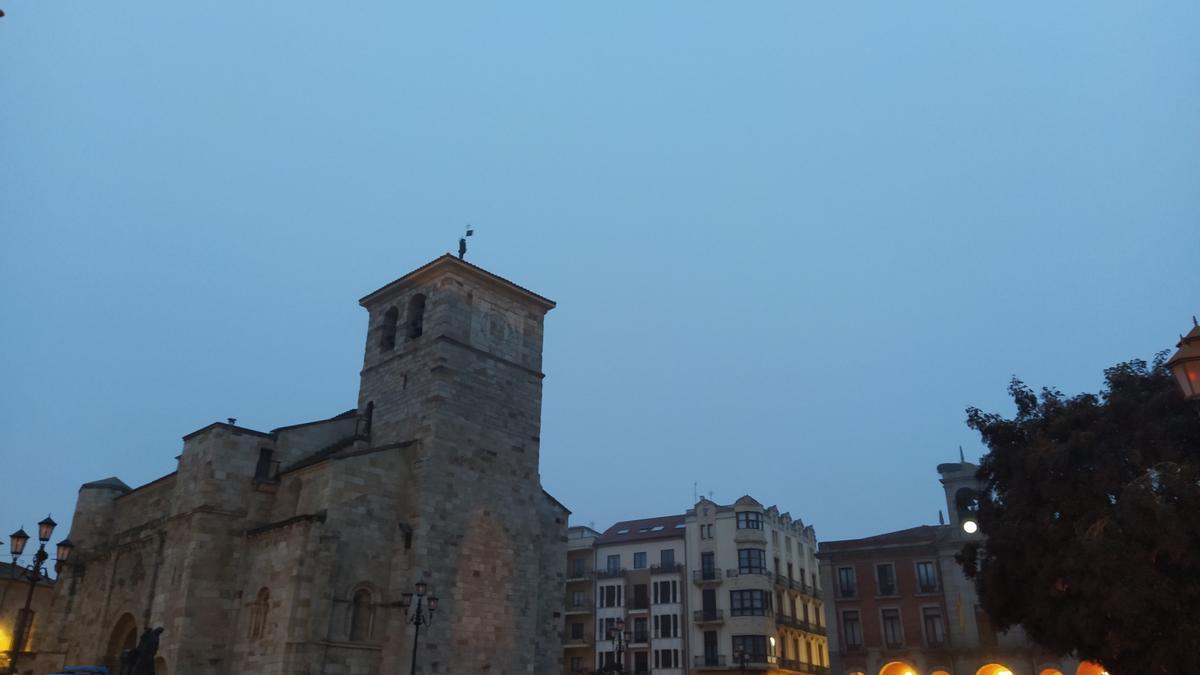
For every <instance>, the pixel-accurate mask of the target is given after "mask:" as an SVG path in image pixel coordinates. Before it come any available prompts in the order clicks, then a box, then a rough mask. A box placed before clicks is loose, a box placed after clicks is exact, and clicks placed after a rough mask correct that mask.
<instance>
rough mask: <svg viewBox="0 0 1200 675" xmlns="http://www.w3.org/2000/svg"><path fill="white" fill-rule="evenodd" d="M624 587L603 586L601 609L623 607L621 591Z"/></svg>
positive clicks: (601, 590) (601, 589)
mask: <svg viewBox="0 0 1200 675" xmlns="http://www.w3.org/2000/svg"><path fill="white" fill-rule="evenodd" d="M622 588H624V587H623V586H615V585H610V586H601V587H600V606H601V607H620V606H621V589H622Z"/></svg>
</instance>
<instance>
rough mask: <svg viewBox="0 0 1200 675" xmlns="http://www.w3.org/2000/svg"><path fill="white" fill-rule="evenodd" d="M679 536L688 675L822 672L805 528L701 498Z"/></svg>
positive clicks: (752, 508) (823, 647) (812, 546)
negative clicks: (685, 580)
mask: <svg viewBox="0 0 1200 675" xmlns="http://www.w3.org/2000/svg"><path fill="white" fill-rule="evenodd" d="M686 532H687V550H688V565H689V568H690V573H691V574H690V580H691V583H690V584H689V585H688V587H689V590H688V604H689V606H690V607H691V608H692V616H691V622H690V629H689V632H688V639H689V642H690V644H691V648H692V663H691V666H692V668H693V669H692V671H691V672H695V673H708V672H721V671H728V670H743V669H744V670H746V671H747V672H769V673H812V674H814V675H823V674H824V673H826V672H827V671H828V666H829V660H828V659H829V657H828V647H827V644H826V637H825V633H826V629H825V622H824V603H823V600H822V595H821V594H822V591H821V588H822V585H821V583H820V581H819V579H818V572H817V561H816V557H815V555H816V549H817V539H816V533H815V532H814V530H813V528H812V526H806V525H805V524H804V523H803V521H801V520H800V519H799V518H793V517H792V516H791V515H790V514H788V513H780V512H779V509H778V508H776V507H774V506H771V507H764V506H763V505H762V504H760V503H759V502H757V501H755V500H754V499H753V498H752V497H750V496H745V497H742V498H741V499H739V500H737V501H736V502H734V503H733V504H731V505H727V506H726V505H720V504H716V503H714V502H712V501H709V500H707V499H701V500H700V501H699V502H697V503H696V505H695V506H694V507H693V508H691V509H688V512H687V517H686ZM738 654H745V658H744V660H745V665H744V666H743V664H742V663H741V662H739V660H738V659H737V655H738Z"/></svg>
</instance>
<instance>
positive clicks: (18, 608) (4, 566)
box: [0, 562, 54, 673]
mask: <svg viewBox="0 0 1200 675" xmlns="http://www.w3.org/2000/svg"><path fill="white" fill-rule="evenodd" d="M30 590H31V589H30V584H29V579H28V578H27V577H26V576H25V570H24V568H23V567H20V566H17V565H13V564H10V563H5V562H0V672H4V673H7V672H8V669H9V667H10V665H11V659H12V653H13V649H14V645H13V640H15V639H17V627H18V626H19V625H20V623H21V620H20V617H21V612H22V611H24V609H25V600H26V599H30V603H29V610H30V612H32V614H33V616H31V617H29V619H30V620H29V621H27V622H26V625H29V626H30V629H29V631H27V634H26V636H25V644H24V645H23V647H24V649H22V654H21V655H20V657H19V658H18V660H17V665H18V666H19V668H18V670H19V671H24V667H25V666H26V665H32V663H33V662H32V661H30V660H29V659H30V658H31V657H32V655H31V654H30V653H29V649H28V648H29V645H30V644H32V643H33V641H34V637H35V636H36V635H37V634H38V632H39V631H41V630H43V629H44V626H45V625H46V624H45V622H44V618H43V617H45V616H47V614H48V612H47V611H46V610H47V609H48V608H49V607H50V603H51V600H52V597H53V595H54V580H53V579H46V578H42V579H40V580H38V583H37V584H36V585H35V586H33V588H32V590H33V596H32V597H31V596H30V595H29V591H30Z"/></svg>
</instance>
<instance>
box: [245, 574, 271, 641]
mask: <svg viewBox="0 0 1200 675" xmlns="http://www.w3.org/2000/svg"><path fill="white" fill-rule="evenodd" d="M270 609H271V591H270V590H268V589H267V588H266V587H263V588H260V589H258V595H255V596H254V608H253V609H252V610H251V612H250V637H252V638H255V639H257V638H261V637H262V636H263V634H265V633H266V632H267V612H268V611H269V610H270Z"/></svg>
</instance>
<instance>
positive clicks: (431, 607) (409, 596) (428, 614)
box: [400, 581, 438, 675]
mask: <svg viewBox="0 0 1200 675" xmlns="http://www.w3.org/2000/svg"><path fill="white" fill-rule="evenodd" d="M428 590H429V586H427V585H426V584H425V582H424V581H418V582H417V588H416V591H417V592H416V593H404V594H401V596H400V606H401V607H403V608H404V609H408V608H410V607H412V612H411V613H410V614H409V615H408V618H407V619H406V621H407V622H408V623H411V624H412V625H414V626H416V628H417V629H416V631H415V632H413V648H412V667H411V668H410V669H409V671H408V672H409V673H411V674H412V675H416V672H417V645H418V643H419V640H420V639H421V626H428V625H429V624H430V623H431V622H432V621H433V613H434V612H436V611H437V606H438V599H437V596H433V595H431V596H429V599H428V600H426V598H425V592H426V591H428ZM414 595H415V596H416V597H417V606H416V607H413V596H414Z"/></svg>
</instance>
